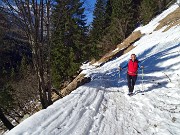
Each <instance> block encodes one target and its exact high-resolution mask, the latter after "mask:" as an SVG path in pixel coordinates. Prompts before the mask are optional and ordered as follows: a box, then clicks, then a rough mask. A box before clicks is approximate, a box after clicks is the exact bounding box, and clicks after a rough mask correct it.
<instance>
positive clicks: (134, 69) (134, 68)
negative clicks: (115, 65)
mask: <svg viewBox="0 0 180 135" xmlns="http://www.w3.org/2000/svg"><path fill="white" fill-rule="evenodd" d="M138 62H139V61H138V60H135V61H132V60H131V59H130V60H129V62H128V74H129V75H132V76H136V75H137V73H138Z"/></svg>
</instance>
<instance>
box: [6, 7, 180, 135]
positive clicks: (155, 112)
mask: <svg viewBox="0 0 180 135" xmlns="http://www.w3.org/2000/svg"><path fill="white" fill-rule="evenodd" d="M177 8H179V7H178V5H173V6H171V7H170V8H169V9H167V10H166V11H164V12H163V13H162V14H161V15H159V16H158V17H156V18H155V19H153V20H152V21H151V22H150V23H149V24H148V25H146V26H143V27H140V28H137V29H136V30H135V31H137V30H140V31H141V33H144V34H145V35H144V36H143V37H142V38H141V39H140V40H138V41H137V42H135V43H134V46H136V47H135V48H134V49H133V50H131V51H130V52H129V53H127V54H125V55H123V56H121V57H119V58H117V59H114V60H112V61H109V62H107V63H105V64H104V65H103V66H101V67H99V68H95V66H93V65H89V64H86V65H83V66H82V68H83V69H84V70H83V71H82V73H85V74H86V75H87V76H90V77H91V79H92V81H91V82H90V83H87V84H85V85H83V86H81V87H79V88H77V89H76V90H74V91H73V92H72V93H71V94H69V95H68V96H66V97H64V98H63V99H60V100H58V101H57V102H55V103H54V104H53V105H52V106H49V107H48V108H47V109H45V110H42V111H40V112H38V113H36V114H34V115H33V116H31V117H30V118H28V119H26V120H25V121H23V122H22V123H21V124H19V125H18V126H17V127H16V128H14V129H13V130H11V131H9V132H8V133H7V134H8V135H88V134H89V135H139V134H142V135H150V134H154V135H172V134H173V135H179V134H180V129H179V127H180V103H179V99H180V26H179V25H175V26H173V27H171V28H170V29H169V30H167V31H164V32H163V30H164V29H166V27H167V26H165V27H163V28H161V29H160V30H158V31H154V29H155V28H156V27H157V26H158V25H159V21H160V20H162V19H163V18H165V17H166V16H167V15H168V14H170V13H172V12H173V11H175V10H176V9H177ZM132 53H135V54H137V56H138V58H139V60H140V61H141V64H142V65H144V66H145V69H144V80H143V84H144V85H142V79H141V70H140V71H139V77H138V80H137V85H136V86H135V95H134V96H132V97H129V96H127V92H128V88H127V85H126V70H124V71H122V72H121V74H119V70H118V66H119V64H121V65H123V64H125V62H126V61H127V60H128V59H129V57H130V54H132ZM96 64H98V63H96ZM142 93H143V94H144V95H142Z"/></svg>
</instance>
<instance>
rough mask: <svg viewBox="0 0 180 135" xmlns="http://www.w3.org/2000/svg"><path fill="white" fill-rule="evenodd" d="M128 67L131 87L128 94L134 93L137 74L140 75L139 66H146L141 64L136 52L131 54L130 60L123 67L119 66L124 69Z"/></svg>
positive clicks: (129, 85)
mask: <svg viewBox="0 0 180 135" xmlns="http://www.w3.org/2000/svg"><path fill="white" fill-rule="evenodd" d="M126 67H128V70H127V81H128V88H129V93H128V95H133V90H134V85H135V83H136V80H137V75H138V68H144V67H143V66H141V65H140V64H139V61H138V60H137V59H136V55H135V54H131V59H130V60H129V62H128V63H127V64H126V65H125V66H123V67H120V66H119V69H120V70H122V69H124V68H126Z"/></svg>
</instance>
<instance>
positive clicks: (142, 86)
mask: <svg viewBox="0 0 180 135" xmlns="http://www.w3.org/2000/svg"><path fill="white" fill-rule="evenodd" d="M141 76H142V92H144V69H143V68H142V75H141ZM142 95H144V94H143V93H142Z"/></svg>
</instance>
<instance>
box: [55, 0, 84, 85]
mask: <svg viewBox="0 0 180 135" xmlns="http://www.w3.org/2000/svg"><path fill="white" fill-rule="evenodd" d="M56 3H57V4H56V5H55V7H54V12H53V21H54V27H55V30H54V37H53V47H52V65H53V66H52V70H53V82H54V84H55V85H56V86H57V87H59V85H60V83H62V82H64V81H65V80H69V79H71V77H72V76H73V75H74V74H75V73H76V71H77V70H78V69H79V66H80V64H81V63H82V62H83V61H84V60H85V59H86V55H85V52H84V50H85V49H86V43H87V26H86V16H85V15H84V8H83V2H81V1H80V0H66V1H64V0H57V1H56Z"/></svg>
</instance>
